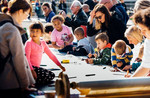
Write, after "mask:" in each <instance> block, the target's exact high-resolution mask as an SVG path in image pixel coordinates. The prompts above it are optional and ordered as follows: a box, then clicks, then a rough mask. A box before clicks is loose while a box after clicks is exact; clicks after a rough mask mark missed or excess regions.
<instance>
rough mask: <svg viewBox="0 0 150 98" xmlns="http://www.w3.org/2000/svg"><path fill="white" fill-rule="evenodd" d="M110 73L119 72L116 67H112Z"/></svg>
mask: <svg viewBox="0 0 150 98" xmlns="http://www.w3.org/2000/svg"><path fill="white" fill-rule="evenodd" d="M111 71H112V72H120V71H119V70H118V68H117V67H114V70H111Z"/></svg>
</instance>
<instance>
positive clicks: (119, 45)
mask: <svg viewBox="0 0 150 98" xmlns="http://www.w3.org/2000/svg"><path fill="white" fill-rule="evenodd" d="M113 46H114V50H115V52H116V54H119V55H122V54H123V53H124V52H125V51H126V43H125V41H123V40H117V41H116V42H115V44H114V45H113Z"/></svg>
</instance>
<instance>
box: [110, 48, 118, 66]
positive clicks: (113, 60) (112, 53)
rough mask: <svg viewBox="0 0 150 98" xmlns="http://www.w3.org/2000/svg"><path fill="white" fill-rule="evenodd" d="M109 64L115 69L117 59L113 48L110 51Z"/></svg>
mask: <svg viewBox="0 0 150 98" xmlns="http://www.w3.org/2000/svg"><path fill="white" fill-rule="evenodd" d="M111 63H112V66H113V67H114V68H117V58H116V53H115V50H114V48H112V49H111Z"/></svg>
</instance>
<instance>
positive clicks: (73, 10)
mask: <svg viewBox="0 0 150 98" xmlns="http://www.w3.org/2000/svg"><path fill="white" fill-rule="evenodd" d="M70 9H71V11H72V13H73V14H77V12H78V10H79V7H78V6H74V5H72V6H71V8H70Z"/></svg>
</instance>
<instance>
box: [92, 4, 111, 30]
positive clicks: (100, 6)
mask: <svg viewBox="0 0 150 98" xmlns="http://www.w3.org/2000/svg"><path fill="white" fill-rule="evenodd" d="M94 10H95V13H97V12H101V13H103V14H105V26H106V27H108V24H109V22H110V18H111V14H110V12H109V10H108V9H107V8H106V7H105V6H104V5H103V4H97V5H96V6H95V7H94ZM95 29H96V30H98V29H101V23H100V21H99V20H97V19H96V22H95Z"/></svg>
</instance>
